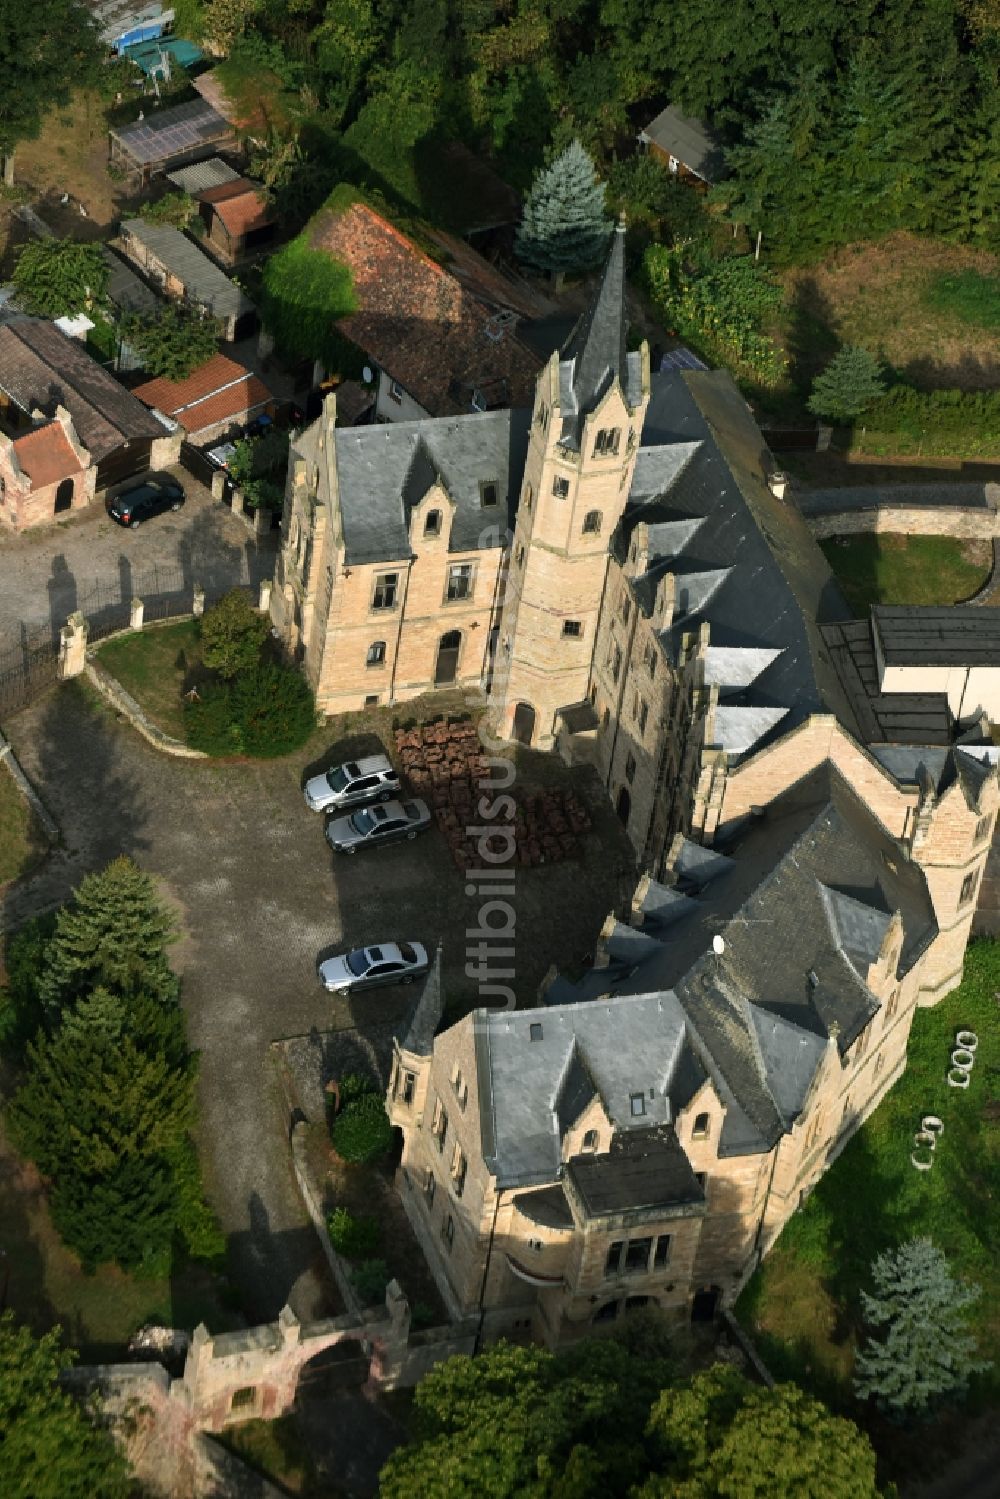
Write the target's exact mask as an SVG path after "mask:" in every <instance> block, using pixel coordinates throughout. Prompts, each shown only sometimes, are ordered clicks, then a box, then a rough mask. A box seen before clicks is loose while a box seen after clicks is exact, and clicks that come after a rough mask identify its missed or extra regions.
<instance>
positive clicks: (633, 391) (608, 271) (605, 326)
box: [560, 223, 641, 447]
mask: <svg viewBox="0 0 1000 1499" xmlns="http://www.w3.org/2000/svg"><path fill="white" fill-rule="evenodd" d="M624 307H625V225H624V224H623V223H622V224H619V225H618V227H617V228H616V229H615V230H614V232H613V233H612V235H611V244H610V247H609V250H608V258H607V261H606V263H605V266H604V271H603V273H602V275H601V280H600V284H599V286H598V289H597V295H596V296H595V297H593V298H592V299H591V301H590V303H589V304H588V306H587V308H586V309H585V311H584V312H583V314H582V315H581V317H580V319H579V321H578V322H577V324H576V327H575V328H574V329H573V332H572V333H571V334H570V336H569V338H568V339H567V341H566V345H565V347H564V349H563V351H562V354H561V356H560V375H561V377H562V378H561V390H560V406H561V409H562V418H563V430H562V441H563V442H564V443H567V444H568V445H570V446H573V447H579V443H580V434H581V430H582V427H583V419H584V417H585V416H587V415H588V413H589V412H591V411H593V409H594V407H595V406H596V405H597V404H598V402H599V401H600V399H601V397H602V396H603V395H604V394H605V392H606V391H607V390H608V389H609V387H610V385H611V383H612V381H614V380H617V381H618V383H619V385H620V386H621V389H622V393H623V395H624V396H625V399H626V401H627V402H628V404H629V405H630V406H635V405H636V404H637V402H638V399H639V396H640V393H641V385H640V382H641V365H640V358H639V355H638V354H632V355H630V354H629V353H628V351H627V349H626V346H625V332H626V323H625V318H624V316H623V312H624Z"/></svg>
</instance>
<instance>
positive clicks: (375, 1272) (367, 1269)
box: [351, 1260, 389, 1306]
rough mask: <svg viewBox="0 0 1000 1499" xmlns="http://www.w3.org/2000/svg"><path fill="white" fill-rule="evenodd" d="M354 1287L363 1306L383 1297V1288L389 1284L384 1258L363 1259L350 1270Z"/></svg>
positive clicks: (371, 1304) (373, 1303)
mask: <svg viewBox="0 0 1000 1499" xmlns="http://www.w3.org/2000/svg"><path fill="white" fill-rule="evenodd" d="M351 1280H352V1281H353V1282H354V1289H355V1290H356V1291H357V1293H358V1295H359V1296H360V1297H361V1300H362V1302H363V1303H364V1305H365V1306H374V1305H375V1303H376V1302H378V1301H383V1300H384V1299H385V1288H386V1286H387V1285H388V1284H389V1268H388V1266H387V1265H386V1262H385V1260H363V1261H362V1262H361V1264H360V1265H358V1266H356V1268H355V1269H354V1270H352V1272H351Z"/></svg>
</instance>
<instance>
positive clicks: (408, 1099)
mask: <svg viewBox="0 0 1000 1499" xmlns="http://www.w3.org/2000/svg"><path fill="white" fill-rule="evenodd" d="M416 1093H417V1074H416V1073H415V1072H410V1071H408V1070H407V1069H406V1068H405V1067H401V1068H400V1070H399V1074H398V1076H397V1079H396V1097H397V1098H398V1099H399V1101H400V1103H406V1104H411V1103H412V1102H413V1100H414V1098H415V1097H416Z"/></svg>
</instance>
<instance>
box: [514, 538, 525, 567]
mask: <svg viewBox="0 0 1000 1499" xmlns="http://www.w3.org/2000/svg"><path fill="white" fill-rule="evenodd" d="M514 565H515V566H516V567H523V566H524V545H523V543H522V542H518V546H517V551H516V552H515V553H514Z"/></svg>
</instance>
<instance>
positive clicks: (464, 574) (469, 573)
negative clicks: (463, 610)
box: [442, 562, 479, 604]
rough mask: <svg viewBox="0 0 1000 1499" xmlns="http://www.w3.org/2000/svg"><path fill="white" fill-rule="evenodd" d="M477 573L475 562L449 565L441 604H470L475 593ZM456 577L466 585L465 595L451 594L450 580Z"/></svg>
mask: <svg viewBox="0 0 1000 1499" xmlns="http://www.w3.org/2000/svg"><path fill="white" fill-rule="evenodd" d="M478 572H479V569H478V567H477V565H476V563H475V562H451V563H449V564H448V571H447V572H446V574H445V580H444V599H443V600H442V602H443V603H445V604H469V603H471V602H472V600H473V597H474V596H475V592H476V580H477V577H478ZM457 577H460V578H462V579H463V580H464V581H466V582H467V583H468V588H467V589H466V591H465V593H458V594H453V593H452V591H451V590H452V580H453V579H454V578H457Z"/></svg>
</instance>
